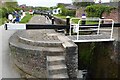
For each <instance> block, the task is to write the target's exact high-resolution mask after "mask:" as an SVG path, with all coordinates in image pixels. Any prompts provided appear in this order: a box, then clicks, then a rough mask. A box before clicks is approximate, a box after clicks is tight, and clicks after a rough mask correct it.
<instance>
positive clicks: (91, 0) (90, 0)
mask: <svg viewBox="0 0 120 80" xmlns="http://www.w3.org/2000/svg"><path fill="white" fill-rule="evenodd" d="M73 2H94V0H73Z"/></svg>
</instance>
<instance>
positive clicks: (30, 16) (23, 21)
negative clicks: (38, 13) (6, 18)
mask: <svg viewBox="0 0 120 80" xmlns="http://www.w3.org/2000/svg"><path fill="white" fill-rule="evenodd" d="M32 17H33V15H30V14H29V13H26V16H25V17H24V18H23V19H22V20H21V21H20V23H28V22H29V20H30V19H31V18H32Z"/></svg>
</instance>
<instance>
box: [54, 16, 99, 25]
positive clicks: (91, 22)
mask: <svg viewBox="0 0 120 80" xmlns="http://www.w3.org/2000/svg"><path fill="white" fill-rule="evenodd" d="M54 16H56V17H58V18H61V19H66V16H61V15H59V14H58V15H54ZM70 18H76V17H70ZM78 21H79V19H75V20H73V23H78ZM86 24H98V22H97V21H87V22H86Z"/></svg>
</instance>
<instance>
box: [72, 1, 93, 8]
mask: <svg viewBox="0 0 120 80" xmlns="http://www.w3.org/2000/svg"><path fill="white" fill-rule="evenodd" d="M72 2H73V5H75V6H78V7H86V6H90V5H93V4H94V3H95V2H94V0H72Z"/></svg>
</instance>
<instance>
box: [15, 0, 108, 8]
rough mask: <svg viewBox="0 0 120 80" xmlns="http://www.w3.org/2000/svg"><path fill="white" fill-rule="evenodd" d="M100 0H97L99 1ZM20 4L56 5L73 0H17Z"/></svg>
mask: <svg viewBox="0 0 120 80" xmlns="http://www.w3.org/2000/svg"><path fill="white" fill-rule="evenodd" d="M98 1H99V0H96V2H98ZM101 1H102V2H109V0H101ZM17 2H18V4H19V5H21V4H26V5H27V6H43V7H51V6H56V4H57V3H72V0H17Z"/></svg>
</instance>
